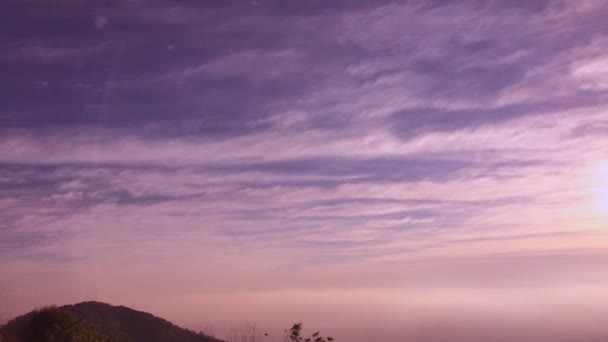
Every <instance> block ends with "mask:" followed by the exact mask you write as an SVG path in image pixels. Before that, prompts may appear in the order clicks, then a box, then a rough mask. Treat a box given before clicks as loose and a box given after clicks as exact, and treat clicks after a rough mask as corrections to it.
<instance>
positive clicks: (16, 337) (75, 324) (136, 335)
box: [0, 302, 333, 342]
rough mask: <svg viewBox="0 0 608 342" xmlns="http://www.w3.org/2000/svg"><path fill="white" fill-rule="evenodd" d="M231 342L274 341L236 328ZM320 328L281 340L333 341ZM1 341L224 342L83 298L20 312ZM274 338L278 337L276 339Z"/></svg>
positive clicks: (298, 327)
mask: <svg viewBox="0 0 608 342" xmlns="http://www.w3.org/2000/svg"><path fill="white" fill-rule="evenodd" d="M227 341H228V342H263V341H268V342H271V341H273V339H272V338H271V337H270V336H269V335H268V334H266V333H265V334H261V333H259V332H257V331H256V329H255V328H253V329H247V330H243V331H232V332H231V333H230V334H229V335H228V337H227ZM331 341H333V339H332V338H331V337H323V336H321V335H320V333H318V332H316V333H314V334H312V335H310V336H307V337H305V336H304V335H303V333H302V323H296V324H294V325H293V326H292V327H291V328H290V329H288V330H285V335H284V336H282V337H281V338H280V339H279V340H278V341H277V342H331ZM0 342H222V340H220V339H217V338H215V337H213V336H209V335H207V334H204V333H202V332H198V333H197V332H194V331H191V330H188V329H184V328H180V327H178V326H176V325H174V324H172V323H171V322H169V321H167V320H164V319H162V318H159V317H156V316H154V315H152V314H149V313H146V312H141V311H136V310H133V309H130V308H127V307H124V306H113V305H109V304H104V303H99V302H83V303H79V304H75V305H66V306H61V307H46V308H42V309H38V310H35V311H32V312H30V313H27V314H25V315H23V316H19V317H17V318H15V319H13V320H11V321H9V322H8V323H7V324H5V325H4V326H2V327H1V328H0ZM273 342H274V341H273Z"/></svg>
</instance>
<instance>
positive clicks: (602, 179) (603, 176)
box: [595, 162, 608, 214]
mask: <svg viewBox="0 0 608 342" xmlns="http://www.w3.org/2000/svg"><path fill="white" fill-rule="evenodd" d="M597 176H598V177H597V181H598V182H597V185H596V188H595V193H596V195H597V204H598V208H599V210H600V211H601V212H603V213H607V214H608V162H604V163H602V164H601V165H600V166H599V168H598V175H597Z"/></svg>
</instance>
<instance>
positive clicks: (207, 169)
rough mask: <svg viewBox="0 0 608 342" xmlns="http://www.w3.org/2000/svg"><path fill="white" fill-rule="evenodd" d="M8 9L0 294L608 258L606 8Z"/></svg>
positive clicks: (253, 5) (84, 5) (341, 4)
mask: <svg viewBox="0 0 608 342" xmlns="http://www.w3.org/2000/svg"><path fill="white" fill-rule="evenodd" d="M5 7H6V10H5V11H4V12H5V13H9V14H10V15H9V16H7V20H3V22H2V23H0V32H4V33H2V34H1V35H0V51H2V52H0V63H1V64H2V65H3V66H2V67H1V69H2V70H1V72H2V78H1V79H0V91H1V92H2V94H3V96H2V99H0V237H1V239H0V267H1V268H0V270H2V272H3V273H5V274H8V275H9V276H10V277H11V278H12V279H13V280H11V281H6V284H5V285H3V286H4V287H7V288H8V289H9V291H16V290H14V289H15V288H18V287H20V286H25V285H24V284H27V283H28V282H29V281H30V280H31V279H32V278H31V277H32V276H31V273H28V272H24V271H20V270H31V272H34V271H33V270H41V269H44V268H48V267H52V268H53V269H57V270H58V271H57V272H67V274H71V275H74V276H77V275H80V276H82V277H85V278H86V277H87V276H91V269H93V268H95V269H98V270H99V272H101V273H103V272H109V274H111V275H109V276H108V277H110V278H111V277H115V278H116V279H119V278H120V277H127V275H126V274H128V273H129V272H136V273H137V274H139V275H140V277H141V278H142V279H143V278H145V279H148V278H150V279H157V280H158V278H162V277H164V276H165V275H167V274H170V276H171V277H174V279H175V281H176V283H175V284H173V285H167V286H169V287H171V286H173V287H174V288H175V289H177V288H181V286H180V285H176V284H178V283H180V282H185V281H187V280H190V281H191V282H192V283H193V284H198V285H200V286H201V288H205V289H207V290H214V291H216V290H217V291H219V290H220V289H222V290H234V291H236V290H239V291H241V290H242V291H246V290H253V289H256V290H259V289H275V290H276V289H296V288H300V287H302V286H304V287H305V288H308V289H311V288H322V289H325V290H331V289H335V288H341V287H351V285H348V284H351V283H353V282H354V283H367V280H366V279H369V278H368V277H374V278H376V279H378V281H375V282H373V283H374V284H373V285H369V286H372V287H375V288H380V287H386V286H388V287H395V286H397V287H398V286H402V285H403V284H405V283H407V282H408V281H411V280H412V279H420V281H418V282H416V283H417V284H419V286H420V287H424V286H427V285H429V284H431V283H433V280H432V278H428V277H427V276H426V275H425V274H426V272H427V270H424V271H419V270H418V271H417V270H413V271H411V272H413V273H412V274H414V276H405V275H404V276H403V277H401V276H397V277H393V276H390V274H395V273H397V274H401V273H400V272H399V270H400V269H402V268H403V267H405V266H404V265H412V263H414V264H416V263H418V262H422V263H425V262H429V260H434V262H435V261H437V260H443V261H446V260H482V261H484V260H485V261H487V262H495V260H504V258H506V260H519V259H512V258H531V259H529V260H536V258H540V257H542V258H543V260H545V261H544V262H542V263H535V262H533V261H530V263H531V265H535V266H534V267H536V268H535V269H538V270H543V269H546V265H548V264H552V261H547V260H554V262H555V263H557V264H560V265H561V264H562V261H560V260H562V259H560V258H562V257H563V256H564V255H567V256H577V255H578V256H584V257H585V258H586V257H590V258H592V259H593V260H598V259H595V258H604V257H605V255H606V247H608V235H606V228H608V227H607V225H606V222H607V221H608V191H607V190H606V189H608V169H607V167H606V165H608V149H606V146H608V134H606V133H608V114H607V113H606V111H607V110H608V107H607V103H608V85H607V84H606V81H605V79H606V71H607V70H608V54H607V53H606V51H608V49H607V48H608V37H607V35H606V32H608V23H607V22H606V21H605V20H604V18H605V16H606V15H607V14H608V13H606V8H605V6H604V5H603V3H602V1H599V0H598V1H593V0H590V1H579V2H576V3H574V2H571V1H513V2H508V3H506V2H500V1H460V2H452V1H434V2H428V1H424V2H423V1H372V2H370V1H334V2H331V3H327V2H323V1H274V0H257V1H251V2H246V1H204V2H190V1H184V2H177V3H174V2H164V1H136V0H132V1H119V0H117V1H109V2H106V3H104V4H103V5H101V4H97V3H93V2H88V1H58V2H53V3H52V4H51V3H48V2H45V1H34V0H30V1H12V0H9V1H8V2H7V4H6V5H5ZM547 256H549V257H547ZM550 256H553V257H550ZM497 258H498V259H497ZM544 258H548V259H544ZM121 260H129V261H130V262H128V263H121ZM492 260H494V261H492ZM526 260H528V259H526ZM446 262H447V261H446ZM513 262H514V263H515V264H517V262H515V261H513ZM502 263H503V261H500V262H499V263H497V264H496V267H499V265H501V264H502ZM504 263H506V264H509V262H507V261H504ZM563 264H564V265H565V266H564V267H566V268H568V267H571V265H572V264H571V263H570V262H564V263H563ZM116 265H121V267H123V268H124V270H123V271H116V269H115V268H116V267H117V266H116ZM152 265H154V267H152ZM176 265H179V266H176ZM408 267H409V266H408ZM442 267H443V266H442ZM572 267H574V266H572ZM460 269H462V272H463V273H462V274H465V275H467V274H468V275H470V276H471V277H472V278H474V279H477V278H476V277H478V275H479V277H481V278H482V279H486V280H488V281H490V280H491V279H493V277H494V276H495V275H492V274H493V273H492V272H489V271H488V270H486V269H483V268H482V269H481V270H479V269H478V267H477V266H475V267H473V266H470V265H468V264H467V266H466V267H465V266H462V267H461V268H460ZM470 269H471V270H470ZM472 269H478V270H477V271H472ZM136 270H141V271H136ZM161 270H162V271H161ZM374 270H383V272H381V273H380V274H376V273H375V272H374ZM123 272H125V273H123ZM467 272H472V273H467ZM192 273H204V274H206V275H208V276H209V277H211V276H213V277H216V279H217V283H218V285H217V286H214V285H209V284H207V285H204V286H203V285H202V283H204V280H203V278H199V277H198V276H196V277H194V278H191V274H192ZM228 273H230V274H236V275H240V276H234V275H228ZM532 273H534V272H530V273H525V274H523V273H522V274H519V275H518V274H515V275H513V278H511V279H520V280H521V281H523V280H522V279H532V278H533V276H532V275H531V274H532ZM44 274H45V276H44V277H45V279H56V277H57V275H53V274H49V273H44ZM61 274H64V273H61ZM357 274H359V275H357ZM473 274H475V275H473ZM484 274H485V275H484ZM589 274H592V272H589V273H585V275H584V276H582V275H581V279H585V281H589V282H591V283H593V284H595V285H597V284H598V283H600V282H602V281H604V280H605V279H597V278H593V277H591V278H588V277H589ZM281 275H290V276H292V279H294V280H293V281H283V280H279V279H280V278H282V277H281ZM415 275H418V276H419V277H417V276H415ZM300 276H301V277H302V278H300ZM41 277H42V276H41ZM263 277H268V279H269V280H268V281H263V280H260V279H261V278H263ZM307 277H314V278H315V279H317V281H316V282H314V283H308V282H306V281H304V280H303V279H305V278H307ZM463 277H464V278H463ZM547 277H549V276H547ZM3 278H4V277H3ZM498 278H500V279H503V278H501V277H498ZM96 279H97V278H96ZM108 279H109V278H108ZM112 279H114V278H112ZM459 279H467V277H466V276H457V275H453V277H452V276H449V277H447V278H446V279H443V280H441V281H440V282H443V283H445V284H446V286H448V285H449V284H454V286H456V285H455V284H458V283H459V282H460V280H459ZM547 279H549V278H546V279H544V278H543V279H540V281H541V282H542V281H545V280H547ZM537 280H538V279H537ZM575 280H576V279H574V280H572V281H575ZM243 281H245V282H247V281H251V283H250V284H251V286H250V287H247V286H241V285H235V284H236V283H242V282H243ZM513 281H515V282H517V281H519V280H513ZM547 281H548V280H547ZM564 281H565V280H564ZM302 282H303V283H302ZM482 282H483V281H482ZM99 284H108V283H106V282H104V281H102V280H99V281H98V283H97V285H96V288H97V289H96V290H91V288H90V286H84V285H83V286H84V287H86V288H87V289H88V290H87V291H93V293H94V294H93V295H94V296H99V297H100V298H110V299H112V298H116V297H111V296H110V297H107V296H109V295H108V293H109V292H111V291H112V290H111V286H110V285H107V286H108V287H104V286H106V285H99ZM302 284H304V285H302ZM0 285H2V284H0ZM28 286H31V285H28ZM367 286H368V285H365V286H364V287H367ZM475 286H477V285H475ZM154 291H160V289H155V290H154ZM189 291H195V290H193V289H190V290H189ZM87 293H89V294H90V292H87ZM23 295H24V294H22V295H21V296H23ZM14 296H15V297H14V298H21V297H19V296H17V295H16V294H15V295H14ZM104 296H106V297H104ZM13 310H14V311H18V310H25V308H24V307H23V306H19V305H17V304H14V307H13Z"/></svg>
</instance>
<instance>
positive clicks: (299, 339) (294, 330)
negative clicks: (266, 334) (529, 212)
mask: <svg viewBox="0 0 608 342" xmlns="http://www.w3.org/2000/svg"><path fill="white" fill-rule="evenodd" d="M285 333H286V334H287V335H286V336H285V338H284V339H283V341H284V342H286V341H291V342H332V341H333V340H334V339H333V337H329V336H327V337H323V336H321V334H320V333H319V332H318V331H317V332H316V333H314V334H312V335H311V336H310V337H304V336H302V323H295V324H294V325H293V326H292V327H291V328H290V329H289V330H285Z"/></svg>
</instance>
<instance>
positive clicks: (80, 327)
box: [18, 307, 110, 342]
mask: <svg viewBox="0 0 608 342" xmlns="http://www.w3.org/2000/svg"><path fill="white" fill-rule="evenodd" d="M18 336H19V340H20V341H23V342H109V341H110V339H109V338H107V337H105V336H104V335H102V334H101V333H100V332H99V330H98V329H95V327H93V326H91V325H89V324H86V323H85V322H83V321H81V320H79V319H78V318H76V316H75V315H74V314H73V313H72V312H70V311H68V310H64V309H59V308H56V307H48V308H43V309H40V310H37V311H35V312H33V313H32V315H31V316H30V317H29V319H28V321H27V322H26V323H25V324H24V325H23V326H22V327H21V329H20V330H19V332H18Z"/></svg>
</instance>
